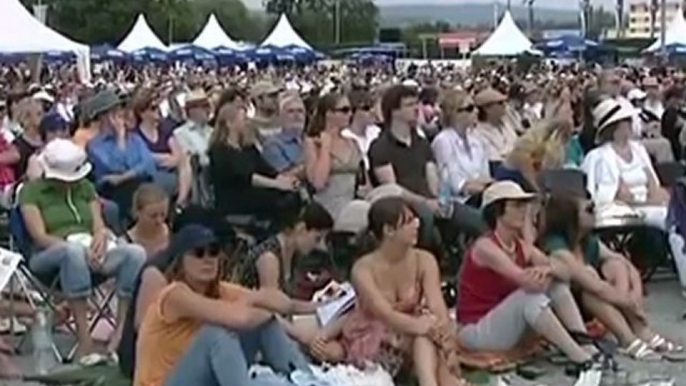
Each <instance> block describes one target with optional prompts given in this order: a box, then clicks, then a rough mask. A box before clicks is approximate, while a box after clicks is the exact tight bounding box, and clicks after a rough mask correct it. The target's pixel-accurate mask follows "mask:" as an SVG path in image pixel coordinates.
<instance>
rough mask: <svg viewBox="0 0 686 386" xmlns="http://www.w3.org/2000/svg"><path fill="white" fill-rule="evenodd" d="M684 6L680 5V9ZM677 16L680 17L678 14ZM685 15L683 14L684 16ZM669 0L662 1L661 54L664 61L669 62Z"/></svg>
mask: <svg viewBox="0 0 686 386" xmlns="http://www.w3.org/2000/svg"><path fill="white" fill-rule="evenodd" d="M681 9H682V8H681V7H679V10H681ZM676 17H679V16H678V15H677V16H676ZM682 17H683V16H682ZM666 40H667V0H662V1H661V2H660V55H661V56H662V61H663V62H667V60H668V58H667V46H666Z"/></svg>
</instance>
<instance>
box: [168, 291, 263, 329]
mask: <svg viewBox="0 0 686 386" xmlns="http://www.w3.org/2000/svg"><path fill="white" fill-rule="evenodd" d="M226 303H227V302H226V301H222V300H215V299H210V298H207V297H205V296H202V295H199V294H197V293H195V292H193V291H191V290H189V289H184V288H182V287H177V288H174V289H172V290H171V291H169V292H168V293H167V296H166V298H165V299H163V301H162V304H161V311H162V314H163V315H164V316H165V318H167V319H171V320H176V319H181V318H191V319H196V320H198V321H200V322H203V323H209V324H215V325H220V326H224V327H226V328H228V329H232V330H250V329H253V328H255V327H256V326H259V325H260V324H263V323H265V322H266V321H267V320H269V319H270V318H272V317H273V315H272V314H271V313H269V312H267V311H264V310H261V309H258V308H255V307H252V306H250V305H249V304H248V303H246V302H241V301H238V302H231V305H230V306H228V307H227V304H226Z"/></svg>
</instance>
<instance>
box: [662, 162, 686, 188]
mask: <svg viewBox="0 0 686 386" xmlns="http://www.w3.org/2000/svg"><path fill="white" fill-rule="evenodd" d="M654 168H655V173H656V174H657V178H658V179H659V180H660V185H662V186H663V187H665V188H668V189H669V188H671V187H672V186H674V184H675V183H676V182H677V180H678V179H679V178H681V177H683V176H685V175H686V166H684V165H682V164H681V163H679V162H663V163H659V164H655V166H654Z"/></svg>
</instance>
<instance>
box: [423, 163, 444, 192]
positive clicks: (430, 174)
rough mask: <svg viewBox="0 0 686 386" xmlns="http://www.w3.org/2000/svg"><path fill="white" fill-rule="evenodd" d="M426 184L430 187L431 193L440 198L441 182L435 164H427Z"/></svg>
mask: <svg viewBox="0 0 686 386" xmlns="http://www.w3.org/2000/svg"><path fill="white" fill-rule="evenodd" d="M426 182H427V184H428V185H429V191H431V193H432V194H433V195H434V197H438V190H439V186H440V184H441V180H440V178H439V176H438V168H437V167H436V164H435V163H433V162H427V163H426Z"/></svg>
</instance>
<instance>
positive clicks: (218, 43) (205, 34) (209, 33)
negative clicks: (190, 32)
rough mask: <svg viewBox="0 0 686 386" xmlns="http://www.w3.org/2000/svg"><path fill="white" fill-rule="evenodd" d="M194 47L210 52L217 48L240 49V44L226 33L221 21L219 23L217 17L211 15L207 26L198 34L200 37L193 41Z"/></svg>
mask: <svg viewBox="0 0 686 386" xmlns="http://www.w3.org/2000/svg"><path fill="white" fill-rule="evenodd" d="M193 45H196V46H198V47H202V48H206V49H208V50H211V49H214V48H217V47H226V48H232V49H235V50H237V49H239V48H240V46H239V45H238V43H236V41H235V40H233V39H231V38H230V37H229V35H227V34H226V32H224V29H222V27H221V25H219V21H217V17H216V16H215V15H214V14H211V15H210V18H209V19H208V20H207V24H205V27H204V28H203V29H202V31H201V32H200V33H199V34H198V37H196V38H195V40H194V41H193Z"/></svg>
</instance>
